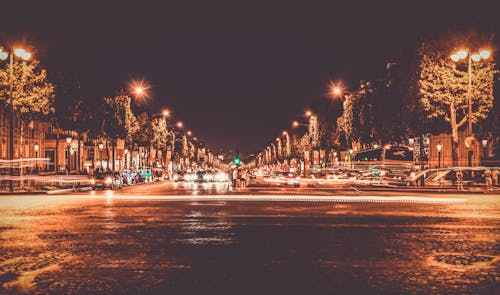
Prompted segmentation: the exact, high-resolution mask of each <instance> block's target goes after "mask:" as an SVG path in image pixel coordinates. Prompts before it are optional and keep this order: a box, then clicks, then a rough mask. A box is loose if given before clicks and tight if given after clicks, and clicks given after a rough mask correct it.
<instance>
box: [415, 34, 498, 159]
mask: <svg viewBox="0 0 500 295" xmlns="http://www.w3.org/2000/svg"><path fill="white" fill-rule="evenodd" d="M446 41H447V40H438V41H431V42H428V43H423V44H422V46H421V48H420V55H421V62H420V80H419V91H420V102H421V103H422V105H423V108H424V109H425V111H427V116H428V118H430V119H434V120H438V121H441V122H446V123H449V128H450V129H449V130H450V131H451V136H452V150H453V152H452V158H453V165H454V166H456V165H457V164H458V152H457V148H458V144H459V142H458V131H459V129H460V128H461V127H462V126H464V125H465V123H467V120H468V119H469V118H468V104H467V90H468V74H467V70H462V69H460V66H459V65H458V64H457V63H455V62H453V61H452V60H451V58H450V57H449V54H450V52H451V48H450V47H449V45H448V43H447V42H446ZM493 76H494V69H493V64H492V63H491V62H490V61H483V62H477V63H473V64H472V85H473V87H472V95H471V97H472V116H471V117H472V118H471V120H472V122H473V123H477V122H479V121H480V120H482V119H484V118H486V117H487V115H488V112H489V110H490V109H491V108H492V107H493Z"/></svg>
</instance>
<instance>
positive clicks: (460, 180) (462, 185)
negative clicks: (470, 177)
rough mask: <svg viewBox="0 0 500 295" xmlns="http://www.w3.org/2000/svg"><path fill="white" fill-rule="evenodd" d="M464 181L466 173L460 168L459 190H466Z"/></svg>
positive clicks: (458, 176) (458, 172)
mask: <svg viewBox="0 0 500 295" xmlns="http://www.w3.org/2000/svg"><path fill="white" fill-rule="evenodd" d="M463 181H464V174H463V172H462V170H458V171H457V190H459V191H463V190H464V184H463Z"/></svg>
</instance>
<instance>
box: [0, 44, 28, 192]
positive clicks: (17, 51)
mask: <svg viewBox="0 0 500 295" xmlns="http://www.w3.org/2000/svg"><path fill="white" fill-rule="evenodd" d="M14 56H17V57H19V58H21V59H23V60H25V61H27V60H29V59H30V58H31V53H29V52H28V51H26V50H25V49H23V48H14V49H13V50H12V52H11V53H10V63H9V70H10V71H9V72H10V74H9V97H10V106H9V158H8V159H9V160H11V163H10V168H9V174H10V175H11V176H13V175H14V166H13V164H12V163H13V162H12V160H14V96H13V93H12V92H13V81H14ZM8 57H9V52H8V51H6V50H4V49H3V48H2V47H0V60H7V58H8ZM9 191H10V192H12V191H14V182H13V180H12V179H11V180H10V181H9Z"/></svg>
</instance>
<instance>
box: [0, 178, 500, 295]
mask: <svg viewBox="0 0 500 295" xmlns="http://www.w3.org/2000/svg"><path fill="white" fill-rule="evenodd" d="M499 201H500V196H499V195H493V194H464V195H460V194H439V195H428V194H427V195H426V194H404V193H394V192H393V193H385V194H384V193H381V192H378V193H370V192H364V193H363V192H359V191H352V192H347V191H346V192H337V193H334V192H327V191H315V190H305V189H303V190H298V189H285V188H266V189H252V190H244V191H243V190H242V191H228V187H227V186H226V185H219V186H216V185H202V184H200V185H195V184H189V185H184V184H175V183H163V184H148V185H142V186H133V187H128V188H124V189H122V190H114V191H98V192H83V193H77V194H71V195H53V196H49V195H33V196H27V195H19V196H0V239H1V243H0V257H1V258H0V293H1V294H45V293H53V294H76V293H79V294H82V293H83V294H97V293H99V294H103V293H104V294H139V293H158V294H160V293H165V292H167V291H172V292H176V293H194V292H205V293H206V292H208V293H210V294H212V293H214V294H241V293H248V294H264V293H266V294H268V293H276V294H282V293H285V292H286V293H302V294H306V293H329V294H332V293H351V294H354V293H356V294H366V293H392V294H401V293H430V292H439V293H459V292H466V293H490V294H494V293H496V294H498V293H499V292H500V288H499V284H498V281H499V279H500V274H499V272H498V269H499V267H500V260H499V254H498V253H499V250H500V249H499V246H498V240H499V238H500V217H499V216H500V215H499V212H500V205H499V204H500V202H499Z"/></svg>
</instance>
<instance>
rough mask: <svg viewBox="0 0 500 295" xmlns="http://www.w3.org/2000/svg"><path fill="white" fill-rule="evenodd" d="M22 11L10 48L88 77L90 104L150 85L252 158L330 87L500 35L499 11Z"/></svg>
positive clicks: (187, 117)
mask: <svg viewBox="0 0 500 295" xmlns="http://www.w3.org/2000/svg"><path fill="white" fill-rule="evenodd" d="M11 2H13V1H11ZM14 2H16V1H14ZM19 2H22V3H20V4H14V5H12V4H11V5H9V4H6V3H3V4H2V7H1V13H0V25H1V27H0V32H1V33H0V34H1V35H0V38H1V39H0V44H9V43H12V42H19V41H22V42H25V43H28V44H30V45H32V46H33V47H34V48H35V49H36V56H37V58H38V59H39V60H40V61H41V62H42V63H43V64H44V65H46V67H47V69H48V70H49V71H64V72H68V73H69V74H71V75H75V76H76V77H78V78H79V79H80V80H81V81H82V86H83V87H84V91H85V93H86V94H87V96H88V99H96V98H98V97H102V96H106V95H112V94H113V93H114V92H115V91H116V90H118V89H120V88H123V87H126V85H127V83H128V82H129V81H130V80H132V79H141V78H143V79H145V80H147V81H148V82H149V83H150V84H151V86H152V89H151V100H150V101H149V105H150V107H151V109H160V108H161V107H168V108H169V109H171V110H172V111H173V112H174V115H175V118H176V119H180V120H183V121H184V122H185V124H186V126H187V128H188V129H191V130H193V132H194V134H195V135H196V136H198V137H199V138H200V139H202V140H204V141H206V142H207V143H208V144H209V145H211V146H213V147H219V148H225V149H229V148H231V149H233V150H239V151H241V152H243V153H250V152H253V151H256V150H258V149H260V148H262V147H263V146H264V145H265V144H266V143H267V142H268V141H269V140H270V139H272V138H274V137H275V136H276V135H277V134H278V132H280V130H282V129H283V128H286V127H288V126H289V123H290V121H291V120H293V119H294V118H296V117H297V116H299V115H300V114H301V113H302V112H303V110H304V109H305V108H307V106H308V105H309V104H310V102H311V100H313V99H317V98H318V97H321V96H324V94H325V93H326V91H327V83H328V81H329V80H330V79H332V80H336V81H342V82H343V84H344V85H346V86H347V87H356V86H357V85H358V81H359V80H360V79H367V78H371V77H373V76H374V75H377V73H382V72H383V70H384V67H385V64H386V63H387V62H388V61H392V60H393V59H394V58H395V56H398V55H399V54H400V53H401V52H404V50H406V49H407V48H411V47H413V46H416V44H417V43H416V42H417V40H418V39H419V38H420V37H421V36H424V35H426V34H428V33H433V32H435V31H446V30H448V29H457V28H459V29H461V28H469V27H473V28H478V29H480V30H482V31H487V32H491V33H496V32H497V31H499V27H500V24H499V21H498V20H497V18H498V15H497V14H498V10H497V9H496V8H495V4H494V3H495V1H490V2H474V3H472V2H471V3H470V4H471V5H473V6H475V8H474V9H472V8H471V7H466V6H461V5H462V4H460V1H432V2H430V1H429V2H426V1H414V2H415V3H414V4H410V1H390V2H388V1H385V2H384V1H366V3H363V2H359V1H358V2H355V1H345V2H349V3H350V4H342V5H340V4H338V3H335V2H337V1H328V2H326V1H325V2H323V4H322V5H313V4H312V1H303V2H302V4H291V2H295V1H282V2H273V1H267V2H262V4H256V3H257V2H255V1H247V2H243V1H228V2H224V3H223V2H213V1H198V2H193V1H156V2H148V1H134V2H128V1H96V2H93V1H64V2H63V1H61V2H59V1H57V2H56V1H32V2H30V1H19ZM100 2H102V3H100ZM162 2H165V3H162ZM374 2H384V4H380V3H374ZM181 3H182V4H181ZM271 3H273V4H271ZM367 3H372V4H367ZM438 3H439V4H438Z"/></svg>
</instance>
